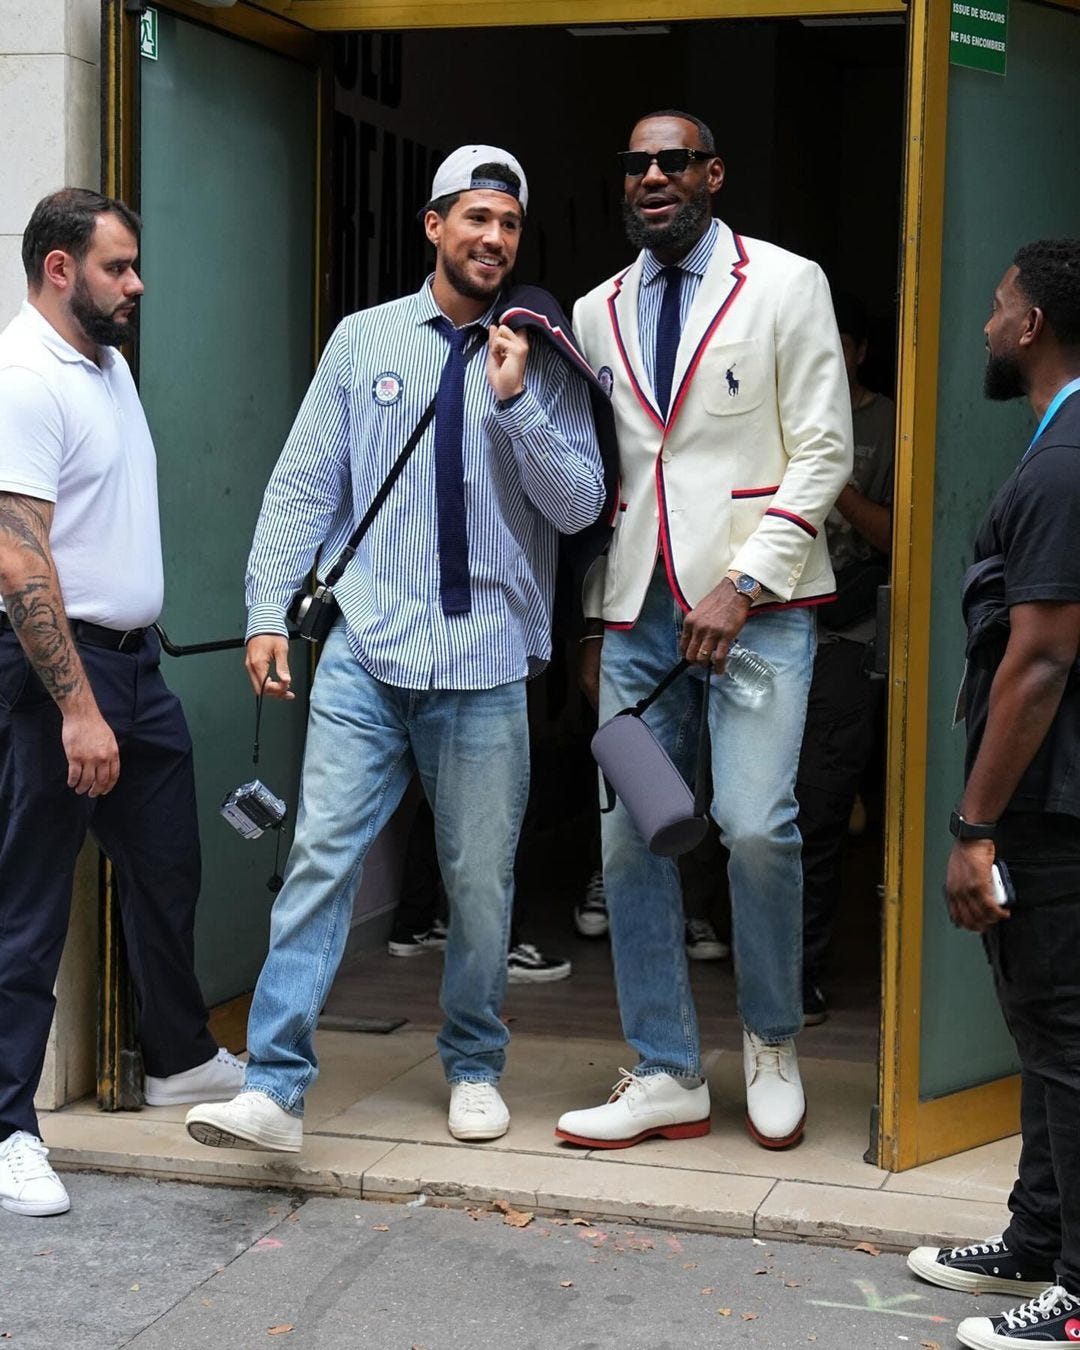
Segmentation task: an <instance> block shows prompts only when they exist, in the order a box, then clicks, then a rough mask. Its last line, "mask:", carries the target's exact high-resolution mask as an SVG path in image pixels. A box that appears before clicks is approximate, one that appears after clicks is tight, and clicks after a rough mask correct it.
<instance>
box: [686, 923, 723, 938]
mask: <svg viewBox="0 0 1080 1350" xmlns="http://www.w3.org/2000/svg"><path fill="white" fill-rule="evenodd" d="M686 935H687V937H688V938H689V939H690V941H691V942H715V941H716V932H715V930H714V929H713V926H712V924H711V923H709V922H708V920H707V919H689V920H688V921H687V924H686Z"/></svg>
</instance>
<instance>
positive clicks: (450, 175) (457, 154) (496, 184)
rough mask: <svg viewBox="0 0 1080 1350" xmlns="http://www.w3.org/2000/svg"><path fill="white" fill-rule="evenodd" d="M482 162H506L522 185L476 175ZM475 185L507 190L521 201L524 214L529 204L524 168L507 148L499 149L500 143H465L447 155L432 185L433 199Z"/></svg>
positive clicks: (468, 189) (485, 175)
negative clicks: (516, 186)
mask: <svg viewBox="0 0 1080 1350" xmlns="http://www.w3.org/2000/svg"><path fill="white" fill-rule="evenodd" d="M480 164H505V165H506V166H507V168H509V169H513V171H514V172H515V173H516V174H517V176H518V178H520V179H521V186H520V187H519V188H515V187H513V186H512V185H511V184H510V183H507V182H504V181H503V180H501V179H499V178H497V177H493V176H490V175H488V174H477V172H476V169H477V166H478V165H480ZM476 188H487V189H488V190H489V191H494V192H505V193H508V194H509V195H510V196H511V197H514V198H516V199H517V200H518V201H519V202H520V203H521V211H522V214H523V215H524V213H525V210H526V208H527V207H528V205H529V185H528V183H527V182H526V181H525V170H524V169H523V168H522V167H521V165H520V164H519V163H518V161H517V160H516V159H515V158H514V156H513V155H512V154H510V152H509V151H508V150H500V149H499V147H498V146H497V145H463V146H460V147H459V148H458V149H457V150H455V151H454V152H453V153H452V154H449V155H447V157H446V158H445V159H444V160H443V162H442V163H441V164H440V165H439V167H438V168H437V169H436V170H435V179H434V182H433V183H432V184H431V200H432V201H433V202H434V201H438V199H439V198H440V197H449V196H450V195H451V194H453V193H455V192H470V191H472V190H474V189H476Z"/></svg>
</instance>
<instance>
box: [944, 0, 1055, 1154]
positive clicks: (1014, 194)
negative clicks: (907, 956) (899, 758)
mask: <svg viewBox="0 0 1080 1350" xmlns="http://www.w3.org/2000/svg"><path fill="white" fill-rule="evenodd" d="M1078 70H1080V15H1078V14H1075V13H1069V12H1067V11H1064V10H1060V9H1052V8H1049V7H1045V6H1041V5H1036V4H1031V3H1028V0H1013V5H1012V12H1011V15H1010V19H1009V34H1008V61H1007V70H1006V74H1005V75H1004V76H1003V77H1002V76H999V75H991V74H987V73H984V72H981V71H975V70H966V69H960V68H958V67H955V66H954V67H952V69H951V71H950V78H949V120H948V160H947V171H946V183H947V191H946V198H945V245H944V256H943V267H942V304H941V332H940V338H941V364H940V385H939V402H938V429H937V446H936V475H935V485H934V501H935V508H934V554H933V588H932V608H931V615H930V622H931V652H932V665H931V675H930V678H931V691H930V709H929V725H930V729H931V734H930V736H929V748H928V760H927V775H926V777H927V794H926V862H925V868H926V870H925V888H924V894H925V896H926V907H925V915H924V930H923V934H924V936H923V980H922V1024H921V1025H922V1035H921V1050H920V1058H919V1064H920V1083H919V1088H920V1096H921V1098H922V1099H923V1100H932V1099H937V1098H942V1097H946V1096H948V1095H949V1094H951V1093H954V1092H958V1091H960V1090H962V1089H965V1088H970V1087H976V1086H979V1085H981V1084H984V1083H989V1082H992V1081H993V1080H995V1079H999V1078H1002V1077H1004V1076H1005V1075H1008V1074H1011V1073H1012V1072H1013V1071H1014V1069H1015V1067H1016V1061H1015V1057H1014V1054H1013V1048H1012V1043H1011V1041H1010V1039H1009V1036H1008V1033H1007V1032H1006V1030H1005V1026H1004V1023H1003V1021H1002V1018H1001V1014H1000V1012H999V1011H998V1007H997V1002H996V999H995V997H994V992H993V987H992V983H991V979H990V972H989V967H988V966H987V962H986V959H985V957H984V956H983V952H982V948H981V945H980V943H979V942H978V941H977V940H976V939H974V938H973V937H972V936H971V935H970V934H968V933H960V932H957V931H955V930H954V929H953V928H952V927H951V926H950V925H949V922H948V919H947V917H946V914H945V907H944V903H943V901H942V899H941V886H942V882H943V880H944V874H945V862H946V858H947V856H948V852H949V847H950V845H951V843H952V840H951V838H950V836H949V835H948V833H947V832H946V824H947V821H948V817H949V812H950V810H951V809H952V807H953V805H954V804H955V802H956V800H957V798H958V797H959V795H960V790H961V785H962V779H963V773H962V768H963V750H964V734H963V729H962V728H957V729H956V730H954V731H951V732H950V731H949V730H948V728H949V726H950V723H951V721H952V713H953V707H954V700H955V696H956V690H957V686H958V683H959V680H960V676H961V672H962V670H963V648H964V629H963V624H962V621H961V617H960V586H961V579H962V577H963V573H964V570H965V568H966V567H967V566H968V564H969V563H970V561H971V555H972V544H973V541H974V537H975V532H976V529H977V527H978V524H979V521H980V520H981V518H982V516H983V513H984V511H985V509H986V507H987V505H988V504H989V501H990V498H991V497H992V496H993V494H994V492H995V491H996V490H997V488H998V486H999V485H1000V484H1001V483H1002V481H1003V480H1004V479H1005V478H1006V477H1007V476H1008V474H1009V473H1010V472H1011V470H1012V468H1013V466H1014V465H1015V463H1016V460H1017V459H1018V457H1019V456H1020V454H1021V453H1022V452H1023V450H1024V449H1025V447H1026V446H1027V443H1028V440H1029V439H1030V436H1031V434H1032V431H1033V430H1034V425H1033V418H1032V416H1031V413H1030V409H1029V407H1028V405H1027V403H1026V401H1024V402H1022V403H1019V402H1018V403H1016V404H1001V403H988V402H987V401H986V400H985V399H984V398H983V396H982V381H983V371H984V368H985V365H986V352H985V347H984V340H983V336H982V327H983V324H984V323H985V322H986V319H987V317H988V315H989V311H990V298H991V292H992V291H993V288H994V287H995V286H996V285H997V282H998V280H999V279H1000V277H1001V275H1002V273H1003V272H1004V271H1005V270H1006V268H1007V267H1008V266H1009V265H1010V263H1011V262H1012V258H1013V254H1014V253H1015V251H1016V249H1017V248H1018V247H1019V245H1020V244H1022V243H1026V242H1028V241H1030V240H1032V239H1037V238H1043V237H1048V236H1061V235H1069V236H1075V235H1076V234H1077V233H1078V231H1080V225H1078V222H1080V177H1078V176H1077V174H1076V172H1075V166H1076V164H1077V163H1078V162H1080V81H1078V79H1077V71H1078ZM993 1126H994V1122H992V1121H990V1122H987V1137H992V1136H993V1134H994V1133H995V1132H996V1133H1000V1132H1001V1131H1000V1130H997V1131H995V1130H994V1128H993Z"/></svg>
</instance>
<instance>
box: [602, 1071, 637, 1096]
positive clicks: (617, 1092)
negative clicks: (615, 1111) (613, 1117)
mask: <svg viewBox="0 0 1080 1350" xmlns="http://www.w3.org/2000/svg"><path fill="white" fill-rule="evenodd" d="M619 1075H620V1076H619V1081H618V1082H617V1083H616V1084H615V1086H614V1087H613V1088H612V1089H611V1096H610V1097H609V1098H608V1103H609V1104H610V1103H611V1102H617V1101H618V1100H619V1098H620V1097H621V1096H622V1095H623V1094H624V1093H626V1092H629V1090H630V1089H631V1088H632V1087H635V1086H636V1085H637V1081H638V1080H637V1079H636V1078H635V1077H634V1075H633V1074H632V1073H631V1072H630V1070H629V1069H623V1068H620V1069H619Z"/></svg>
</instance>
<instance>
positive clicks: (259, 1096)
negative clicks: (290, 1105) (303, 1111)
mask: <svg viewBox="0 0 1080 1350" xmlns="http://www.w3.org/2000/svg"><path fill="white" fill-rule="evenodd" d="M184 1123H185V1124H186V1125H187V1132H188V1134H190V1135H191V1137H192V1139H195V1140H197V1142H198V1143H200V1144H206V1145H207V1147H208V1148H262V1149H267V1150H269V1151H270V1152H272V1153H299V1152H300V1144H301V1141H302V1140H303V1137H304V1122H303V1121H302V1120H301V1118H300V1117H299V1116H293V1115H290V1114H289V1112H288V1111H283V1110H282V1109H281V1107H280V1106H278V1104H277V1102H275V1101H271V1099H270V1098H269V1097H268V1096H267V1095H266V1093H265V1092H254V1091H250V1090H249V1091H247V1092H241V1093H240V1095H239V1096H238V1097H234V1098H233V1099H232V1101H231V1102H218V1103H213V1102H208V1103H205V1104H204V1105H202V1106H193V1107H192V1108H191V1110H190V1111H189V1112H188V1113H187V1117H186V1119H185V1122H184Z"/></svg>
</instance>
